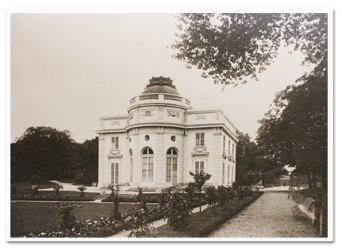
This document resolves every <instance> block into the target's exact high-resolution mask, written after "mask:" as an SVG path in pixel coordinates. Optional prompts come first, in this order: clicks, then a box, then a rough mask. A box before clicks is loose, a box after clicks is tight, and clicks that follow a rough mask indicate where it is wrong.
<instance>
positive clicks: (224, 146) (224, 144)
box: [223, 136, 226, 149]
mask: <svg viewBox="0 0 342 250" xmlns="http://www.w3.org/2000/svg"><path fill="white" fill-rule="evenodd" d="M223 148H224V149H225V148H226V137H225V136H223Z"/></svg>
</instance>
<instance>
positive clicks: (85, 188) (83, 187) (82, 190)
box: [77, 185, 87, 197]
mask: <svg viewBox="0 0 342 250" xmlns="http://www.w3.org/2000/svg"><path fill="white" fill-rule="evenodd" d="M77 189H78V190H80V191H81V194H80V197H83V196H84V190H87V187H85V186H84V185H81V186H78V188H77Z"/></svg>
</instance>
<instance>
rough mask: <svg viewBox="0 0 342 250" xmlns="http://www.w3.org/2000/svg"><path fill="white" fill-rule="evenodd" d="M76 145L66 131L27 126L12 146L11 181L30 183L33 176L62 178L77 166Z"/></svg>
mask: <svg viewBox="0 0 342 250" xmlns="http://www.w3.org/2000/svg"><path fill="white" fill-rule="evenodd" d="M75 147H76V143H75V141H74V140H73V139H72V138H71V136H70V132H69V131H67V130H64V131H59V130H57V129H54V128H51V127H43V126H42V127H29V128H28V129H27V130H26V131H25V133H24V134H23V136H21V137H20V138H18V139H17V140H16V142H15V143H12V144H11V180H12V181H22V180H29V179H30V177H32V176H33V175H38V176H40V177H43V178H47V179H59V178H64V175H65V174H66V173H68V171H69V170H70V169H71V168H72V166H73V165H75V164H76V162H77V158H75V154H74V153H75V150H74V149H75Z"/></svg>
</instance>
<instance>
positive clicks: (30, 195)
mask: <svg viewBox="0 0 342 250" xmlns="http://www.w3.org/2000/svg"><path fill="white" fill-rule="evenodd" d="M99 195H100V194H99V193H89V192H87V193H83V197H81V192H76V191H59V195H56V193H55V192H54V191H38V192H36V193H35V192H34V191H33V190H20V191H19V192H17V193H16V194H12V195H11V200H24V201H25V200H34V201H94V200H95V199H96V197H98V196H99Z"/></svg>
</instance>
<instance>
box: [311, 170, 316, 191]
mask: <svg viewBox="0 0 342 250" xmlns="http://www.w3.org/2000/svg"><path fill="white" fill-rule="evenodd" d="M312 187H313V188H316V187H317V177H316V174H315V173H312Z"/></svg>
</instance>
